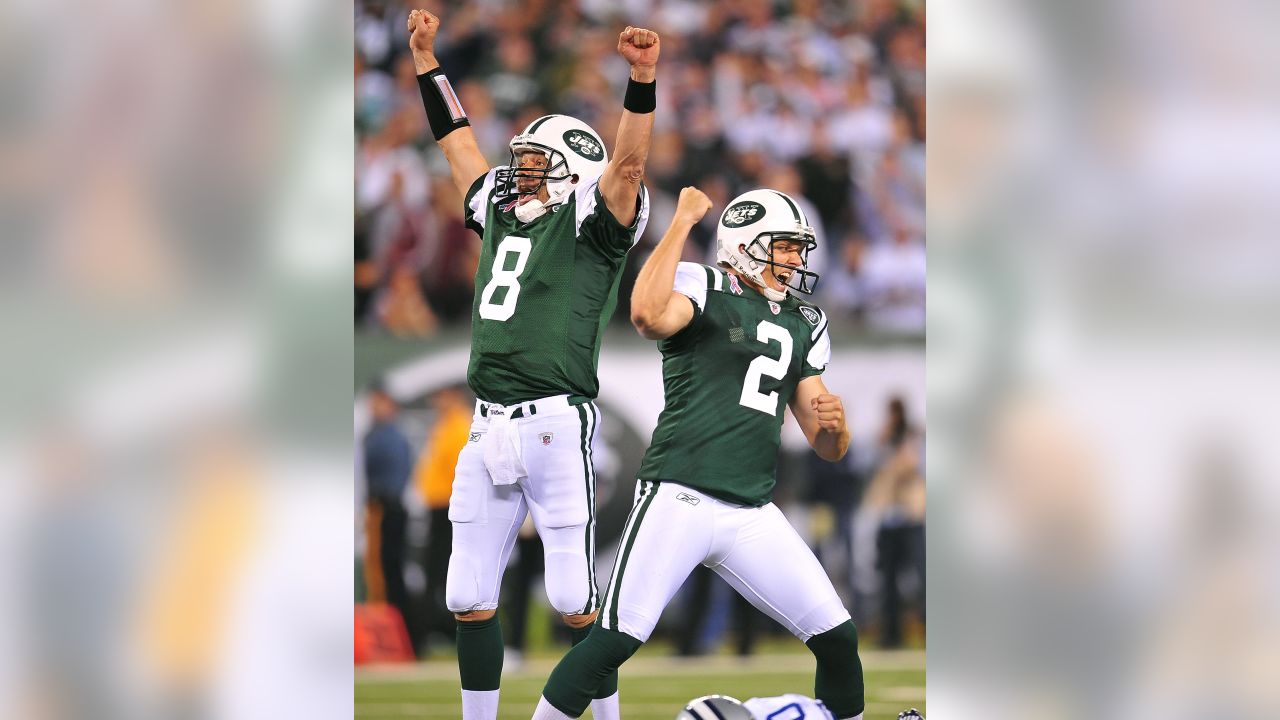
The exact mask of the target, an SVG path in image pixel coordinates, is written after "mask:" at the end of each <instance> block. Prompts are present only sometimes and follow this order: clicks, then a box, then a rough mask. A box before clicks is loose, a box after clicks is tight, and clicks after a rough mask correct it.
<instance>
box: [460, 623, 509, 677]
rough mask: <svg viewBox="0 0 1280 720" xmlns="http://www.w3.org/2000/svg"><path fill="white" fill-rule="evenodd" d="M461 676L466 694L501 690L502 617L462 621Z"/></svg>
mask: <svg viewBox="0 0 1280 720" xmlns="http://www.w3.org/2000/svg"><path fill="white" fill-rule="evenodd" d="M458 676H459V678H460V679H461V680H462V689H463V690H497V689H498V685H499V684H500V683H501V681H502V625H500V624H499V623H498V616H497V615H494V616H493V617H491V618H489V619H488V620H475V621H472V622H463V621H461V620H459V621H458Z"/></svg>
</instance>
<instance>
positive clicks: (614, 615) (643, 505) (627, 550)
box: [609, 482, 658, 630]
mask: <svg viewBox="0 0 1280 720" xmlns="http://www.w3.org/2000/svg"><path fill="white" fill-rule="evenodd" d="M645 490H648V491H649V494H648V497H646V498H644V500H642V501H641V502H640V505H639V506H638V507H637V510H636V518H635V523H633V524H632V526H631V534H630V535H629V536H627V544H626V546H625V547H624V548H623V550H622V557H621V560H620V561H619V562H618V571H617V573H615V575H614V578H613V581H612V582H610V583H609V585H610V589H611V590H612V591H613V599H612V600H611V601H610V605H609V622H610V623H611V625H612V629H614V630H617V629H618V595H619V594H620V593H621V591H622V576H623V574H624V573H626V571H627V558H628V557H630V556H631V547H632V546H633V545H635V543H636V535H638V534H640V525H641V523H643V522H644V515H645V513H647V512H649V506H650V505H652V504H653V498H654V497H655V496H657V494H658V483H656V482H650V483H648V487H647V488H642V489H641V491H640V492H641V494H644V492H645Z"/></svg>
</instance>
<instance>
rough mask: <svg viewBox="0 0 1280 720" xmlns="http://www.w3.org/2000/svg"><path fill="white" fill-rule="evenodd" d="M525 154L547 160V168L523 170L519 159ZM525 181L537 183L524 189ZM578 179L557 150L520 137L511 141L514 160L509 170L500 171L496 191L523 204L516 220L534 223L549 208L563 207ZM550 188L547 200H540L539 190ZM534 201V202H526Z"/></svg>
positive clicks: (512, 159)
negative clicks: (531, 154) (562, 204)
mask: <svg viewBox="0 0 1280 720" xmlns="http://www.w3.org/2000/svg"><path fill="white" fill-rule="evenodd" d="M525 153H537V154H539V155H541V156H542V157H544V158H546V159H547V165H546V167H540V168H534V167H520V166H519V158H520V156H521V155H524V154H525ZM521 180H526V181H527V180H534V181H536V182H534V183H528V182H526V183H525V187H524V189H521V182H520V181H521ZM577 181H578V176H577V175H576V174H573V173H570V172H569V163H568V161H567V160H566V159H565V157H564V153H561V152H560V151H559V150H556V149H555V148H551V147H547V146H546V145H542V144H539V143H536V142H532V141H530V140H528V139H527V137H525V138H522V137H516V138H515V139H514V140H512V141H511V159H510V161H509V163H508V164H507V167H505V168H501V169H499V170H498V172H497V175H496V178H495V192H496V193H497V194H498V195H499V196H500V197H501V196H504V195H507V196H510V195H515V196H517V197H519V198H520V199H521V200H522V202H521V203H520V204H519V205H517V206H516V208H515V213H516V218H517V219H519V220H520V221H521V222H531V221H533V220H535V219H537V218H539V217H541V216H542V215H543V214H545V213H546V212H547V208H549V207H551V206H553V205H559V204H560V203H562V202H564V199H565V198H566V197H567V196H568V195H569V193H570V192H572V191H573V186H574V185H575V184H576V183H577ZM543 187H546V189H547V199H546V200H545V201H544V200H541V199H540V198H538V193H539V191H541V190H542V188H543ZM525 198H531V199H525Z"/></svg>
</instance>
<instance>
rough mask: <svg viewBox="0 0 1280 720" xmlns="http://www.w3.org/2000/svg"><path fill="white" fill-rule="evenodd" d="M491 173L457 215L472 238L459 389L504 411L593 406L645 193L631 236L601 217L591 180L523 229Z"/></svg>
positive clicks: (645, 210) (640, 227)
mask: <svg viewBox="0 0 1280 720" xmlns="http://www.w3.org/2000/svg"><path fill="white" fill-rule="evenodd" d="M496 173H497V168H495V169H493V170H490V171H489V172H488V173H486V174H485V175H483V176H481V177H480V178H477V179H476V181H475V183H473V184H472V186H471V189H470V190H468V191H467V197H466V206H465V208H464V209H463V213H464V218H465V220H466V223H467V227H470V228H471V229H473V230H475V231H476V232H477V233H479V235H480V237H481V247H480V264H479V267H478V268H477V269H476V282H475V287H476V293H475V300H474V301H473V303H472V308H471V363H470V365H469V366H468V367H467V384H469V385H470V386H471V390H472V391H473V392H475V394H476V396H477V397H479V398H481V399H483V400H487V401H489V402H496V403H502V404H504V405H505V404H510V403H515V402H524V401H526V400H533V399H536V398H540V397H547V396H549V395H563V394H566V393H567V394H569V395H576V396H581V397H584V398H594V397H595V396H596V395H597V394H598V392H599V390H600V382H599V380H598V379H597V378H596V367H597V365H598V363H599V359H600V338H601V335H602V334H603V332H604V326H605V323H607V322H608V321H609V316H611V315H612V314H613V309H614V306H615V305H616V304H617V295H618V282H619V280H620V279H621V276H622V268H623V266H624V265H625V264H626V259H627V252H629V251H630V250H631V248H632V246H634V245H635V242H636V238H638V237H639V236H640V234H641V233H643V232H644V226H645V222H646V221H647V220H648V216H649V197H648V193H647V192H646V191H645V189H644V187H643V186H641V188H640V195H639V198H638V200H637V212H636V219H635V222H633V223H632V224H631V226H630V227H624V226H623V225H622V224H621V223H619V222H618V220H617V218H615V217H614V216H613V213H611V212H609V210H608V208H606V207H605V201H604V198H603V197H602V196H601V194H600V188H599V181H598V180H596V181H592V182H589V183H582V184H581V185H579V186H578V187H577V188H575V189H574V191H573V192H572V193H570V194H569V196H568V197H567V198H566V199H565V200H564V202H562V203H560V204H559V205H556V206H554V207H553V208H551V209H550V210H549V211H548V212H547V213H545V214H544V215H542V216H541V217H538V218H535V219H534V220H533V221H532V222H529V223H522V222H520V221H519V219H517V218H516V215H515V212H514V201H515V197H514V196H508V197H499V196H497V195H496V193H495V192H494V184H495V175H496Z"/></svg>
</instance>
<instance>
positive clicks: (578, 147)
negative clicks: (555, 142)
mask: <svg viewBox="0 0 1280 720" xmlns="http://www.w3.org/2000/svg"><path fill="white" fill-rule="evenodd" d="M564 142H565V144H566V145H568V146H569V149H570V150H573V151H574V152H576V153H578V154H579V155H581V156H582V157H584V158H586V159H588V160H592V161H595V162H599V161H600V160H603V159H604V149H603V148H601V147H600V143H598V142H596V139H595V138H593V137H591V136H590V135H588V134H586V133H584V132H582V131H581V130H570V131H568V132H566V133H565V134H564Z"/></svg>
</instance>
